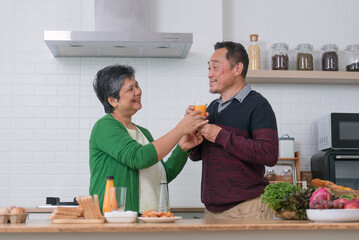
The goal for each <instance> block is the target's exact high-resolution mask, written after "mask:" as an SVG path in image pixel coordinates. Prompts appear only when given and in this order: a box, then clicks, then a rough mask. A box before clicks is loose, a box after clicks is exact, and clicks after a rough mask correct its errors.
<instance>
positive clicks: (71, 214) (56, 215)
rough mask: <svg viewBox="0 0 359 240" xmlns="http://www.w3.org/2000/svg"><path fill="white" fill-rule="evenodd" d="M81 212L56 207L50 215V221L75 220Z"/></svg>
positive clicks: (79, 210)
mask: <svg viewBox="0 0 359 240" xmlns="http://www.w3.org/2000/svg"><path fill="white" fill-rule="evenodd" d="M82 212H83V210H82V209H77V208H69V207H57V208H56V209H55V210H54V211H53V212H52V214H51V216H50V219H77V218H79V217H80V216H81V214H82Z"/></svg>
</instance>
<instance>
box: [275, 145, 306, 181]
mask: <svg viewBox="0 0 359 240" xmlns="http://www.w3.org/2000/svg"><path fill="white" fill-rule="evenodd" d="M278 161H294V164H295V168H296V173H297V181H301V180H300V152H299V151H298V152H295V154H294V158H279V159H278ZM276 178H277V180H276V181H270V183H278V182H290V183H292V182H293V180H292V181H285V180H282V176H281V175H279V174H277V177H276Z"/></svg>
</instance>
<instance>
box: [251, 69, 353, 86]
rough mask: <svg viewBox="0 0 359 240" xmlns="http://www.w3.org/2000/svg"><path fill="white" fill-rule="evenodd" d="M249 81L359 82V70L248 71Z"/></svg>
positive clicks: (302, 82) (301, 82)
mask: <svg viewBox="0 0 359 240" xmlns="http://www.w3.org/2000/svg"><path fill="white" fill-rule="evenodd" d="M246 82H248V83H295V84H355V85H356V84H359V72H329V71H294V70H293V71H292V70H286V71H280V70H278V71H276V70H254V71H248V73H247V78H246Z"/></svg>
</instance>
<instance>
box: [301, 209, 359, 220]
mask: <svg viewBox="0 0 359 240" xmlns="http://www.w3.org/2000/svg"><path fill="white" fill-rule="evenodd" d="M307 216H308V219H309V220H311V221H316V222H357V221H359V209H307Z"/></svg>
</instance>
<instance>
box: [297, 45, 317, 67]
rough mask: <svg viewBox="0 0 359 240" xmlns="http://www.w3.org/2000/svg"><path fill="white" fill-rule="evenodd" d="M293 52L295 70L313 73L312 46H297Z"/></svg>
mask: <svg viewBox="0 0 359 240" xmlns="http://www.w3.org/2000/svg"><path fill="white" fill-rule="evenodd" d="M295 51H296V53H297V70H299V71H313V46H312V45H311V44H309V43H302V44H299V45H298V46H297V47H296V48H295Z"/></svg>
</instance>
